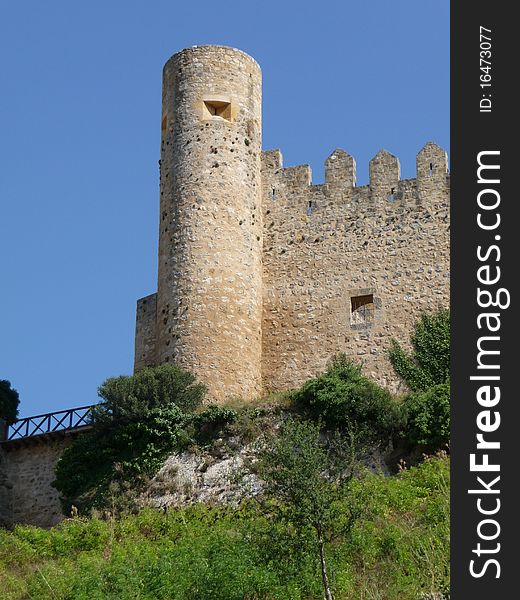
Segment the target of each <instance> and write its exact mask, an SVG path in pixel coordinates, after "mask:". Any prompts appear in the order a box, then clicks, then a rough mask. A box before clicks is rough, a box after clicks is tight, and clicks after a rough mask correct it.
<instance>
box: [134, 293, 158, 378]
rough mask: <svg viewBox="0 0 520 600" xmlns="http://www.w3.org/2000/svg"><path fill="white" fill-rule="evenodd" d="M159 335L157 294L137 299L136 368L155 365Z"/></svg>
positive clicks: (136, 369)
mask: <svg viewBox="0 0 520 600" xmlns="http://www.w3.org/2000/svg"><path fill="white" fill-rule="evenodd" d="M156 337H157V294H150V295H149V296H146V297H144V298H141V299H140V300H138V301H137V310H136V318H135V357H134V370H135V371H138V370H139V369H142V368H143V367H154V366H155V364H156V357H155V344H156Z"/></svg>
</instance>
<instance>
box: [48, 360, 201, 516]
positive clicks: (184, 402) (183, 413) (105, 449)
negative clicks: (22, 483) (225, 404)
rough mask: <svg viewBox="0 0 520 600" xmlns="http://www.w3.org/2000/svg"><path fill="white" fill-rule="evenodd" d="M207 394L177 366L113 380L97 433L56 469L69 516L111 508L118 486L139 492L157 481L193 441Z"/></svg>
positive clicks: (95, 416) (105, 387) (99, 410)
mask: <svg viewBox="0 0 520 600" xmlns="http://www.w3.org/2000/svg"><path fill="white" fill-rule="evenodd" d="M204 394H205V387H204V386H203V385H202V384H198V383H196V380H195V377H194V376H193V375H192V374H191V373H188V372H187V371H184V370H182V369H180V368H179V367H176V366H174V365H161V366H159V367H155V368H147V369H143V370H142V371H139V372H138V373H136V374H135V375H132V376H126V375H125V376H121V377H115V378H111V379H107V380H106V381H105V382H104V383H103V384H102V385H101V386H100V388H99V395H100V396H101V398H102V399H103V402H101V403H100V404H99V405H98V406H96V407H95V409H94V410H93V413H92V416H91V425H92V430H91V431H89V432H86V433H83V434H82V435H80V436H78V437H77V438H76V439H75V440H74V442H73V443H72V445H71V446H70V447H69V448H67V449H66V450H65V452H64V453H63V455H62V457H61V459H60V460H59V462H58V464H57V467H56V480H55V481H54V487H56V489H57V490H58V491H59V492H60V493H61V498H62V504H63V508H64V511H65V512H66V513H67V512H69V511H70V508H71V506H72V505H74V506H76V507H77V508H78V509H79V510H80V511H81V512H85V511H87V510H88V509H90V508H93V507H103V506H107V504H108V503H109V501H110V499H111V498H112V497H113V490H114V485H113V484H117V485H116V486H115V487H117V488H118V489H119V490H120V489H124V488H125V487H126V488H127V489H129V488H131V487H134V488H137V487H138V484H139V482H140V481H142V480H143V477H144V476H151V475H153V474H154V473H155V472H156V471H157V469H158V468H159V467H160V465H161V463H162V461H163V460H164V458H165V456H167V455H168V453H169V452H171V451H172V450H174V449H177V448H179V447H181V446H183V445H186V444H187V443H188V442H189V441H190V437H189V435H188V433H187V425H188V424H189V422H190V420H191V419H192V416H191V414H190V411H192V410H193V409H194V408H196V407H197V406H198V405H199V404H200V403H201V402H202V399H203V397H204ZM121 499H122V500H123V501H124V502H125V503H126V501H127V500H128V498H126V499H125V498H124V497H122V498H121ZM125 506H126V504H125Z"/></svg>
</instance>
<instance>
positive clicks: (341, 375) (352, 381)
mask: <svg viewBox="0 0 520 600" xmlns="http://www.w3.org/2000/svg"><path fill="white" fill-rule="evenodd" d="M293 399H294V401H295V402H296V403H297V404H300V405H301V406H303V407H304V408H306V409H307V410H308V411H309V412H310V414H311V415H312V416H313V417H315V418H318V419H322V420H323V421H324V422H325V423H326V424H327V425H329V426H332V427H340V428H341V429H346V430H349V431H352V432H355V434H356V436H357V437H358V438H359V437H364V438H366V439H370V440H372V441H374V442H375V441H384V440H387V439H388V438H389V437H390V436H391V435H392V433H393V432H394V431H396V430H397V429H398V428H399V427H400V423H401V417H400V407H399V405H398V404H397V403H396V402H395V401H394V399H393V398H392V396H391V394H390V392H388V390H385V389H384V388H382V387H380V386H379V385H377V384H376V383H375V382H373V381H371V380H370V379H368V378H367V377H365V376H364V375H362V374H361V367H359V366H357V365H355V364H354V363H352V362H351V361H350V360H349V359H348V358H347V357H346V356H345V355H339V356H338V357H336V358H335V359H334V361H333V363H332V365H331V366H330V368H329V369H328V370H327V371H326V372H325V373H324V374H323V375H321V376H320V377H317V378H315V379H311V380H309V381H307V382H306V383H305V384H304V385H303V386H302V387H301V388H300V389H299V390H296V391H295V392H293Z"/></svg>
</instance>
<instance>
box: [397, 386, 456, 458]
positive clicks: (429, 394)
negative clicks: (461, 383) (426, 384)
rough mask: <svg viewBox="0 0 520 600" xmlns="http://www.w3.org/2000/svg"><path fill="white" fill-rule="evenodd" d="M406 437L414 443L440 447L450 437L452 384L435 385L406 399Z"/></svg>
mask: <svg viewBox="0 0 520 600" xmlns="http://www.w3.org/2000/svg"><path fill="white" fill-rule="evenodd" d="M405 410H406V414H407V427H406V437H407V439H408V441H409V442H411V443H412V444H419V445H421V446H428V447H430V448H440V447H442V446H444V445H446V444H447V443H448V442H449V439H450V386H449V384H448V383H442V384H440V385H434V386H432V387H430V388H429V389H427V390H426V391H422V392H415V393H414V394H411V395H410V396H408V397H407V398H406V400H405Z"/></svg>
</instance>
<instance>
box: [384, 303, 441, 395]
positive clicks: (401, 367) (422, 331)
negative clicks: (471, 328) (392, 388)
mask: <svg viewBox="0 0 520 600" xmlns="http://www.w3.org/2000/svg"><path fill="white" fill-rule="evenodd" d="M411 342H412V347H413V350H412V352H406V351H405V350H403V348H402V347H401V346H400V344H399V342H397V341H396V340H393V341H392V346H391V348H390V351H389V356H390V362H391V363H392V366H393V367H394V370H395V372H396V373H397V374H398V375H399V376H400V377H401V379H402V380H403V381H404V382H405V383H406V385H407V386H408V387H409V388H410V389H411V390H412V391H413V392H418V391H422V390H427V389H428V388H429V387H431V386H432V385H438V384H441V383H446V382H448V381H449V378H450V312H449V310H447V309H442V310H439V311H438V312H436V313H434V314H431V315H427V314H423V315H422V316H421V317H420V319H419V321H418V322H417V323H416V325H415V328H414V332H413V334H412V336H411Z"/></svg>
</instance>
